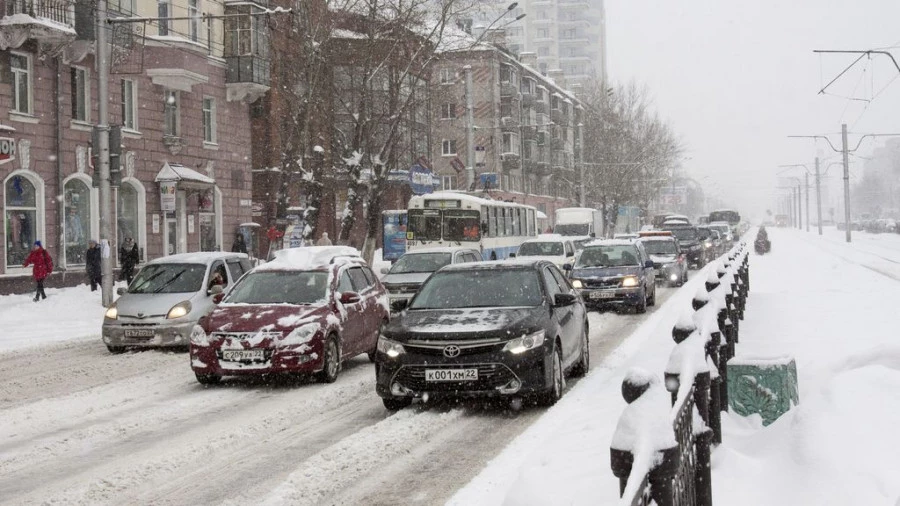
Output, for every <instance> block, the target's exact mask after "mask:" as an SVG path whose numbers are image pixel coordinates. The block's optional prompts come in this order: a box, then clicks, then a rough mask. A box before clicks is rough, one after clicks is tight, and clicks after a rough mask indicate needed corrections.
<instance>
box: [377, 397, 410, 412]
mask: <svg viewBox="0 0 900 506" xmlns="http://www.w3.org/2000/svg"><path fill="white" fill-rule="evenodd" d="M412 401H413V400H412V397H392V398H390V399H381V402H382V403H384V407H385V408H386V409H387V410H388V411H399V410H401V409H403V408H406V407H409V405H410V404H412Z"/></svg>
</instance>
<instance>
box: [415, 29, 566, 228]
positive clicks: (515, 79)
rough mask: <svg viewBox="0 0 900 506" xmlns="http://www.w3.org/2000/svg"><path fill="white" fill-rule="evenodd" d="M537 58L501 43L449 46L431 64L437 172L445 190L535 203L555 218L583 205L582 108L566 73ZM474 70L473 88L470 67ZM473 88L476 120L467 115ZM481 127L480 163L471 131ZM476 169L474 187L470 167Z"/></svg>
mask: <svg viewBox="0 0 900 506" xmlns="http://www.w3.org/2000/svg"><path fill="white" fill-rule="evenodd" d="M534 64H535V59H534V58H532V57H530V55H524V58H522V59H519V58H517V57H515V56H513V55H512V54H511V53H509V52H508V51H505V50H504V49H502V48H500V47H498V46H496V45H494V44H480V45H478V46H476V47H475V48H471V49H466V50H463V51H452V52H446V53H443V54H442V55H441V58H440V60H439V61H438V62H436V63H435V65H434V68H433V69H432V87H431V89H432V107H433V110H432V117H433V121H432V132H433V135H432V137H433V139H434V140H433V142H434V147H433V151H434V152H435V162H434V170H435V172H436V174H437V176H438V177H439V178H440V181H441V188H442V189H443V190H466V191H476V192H486V193H488V194H489V195H490V197H491V198H495V199H501V200H511V201H515V202H519V203H524V204H528V205H533V206H535V207H537V208H538V210H540V211H542V212H543V213H544V214H546V216H547V217H548V219H551V220H552V217H553V214H554V211H555V210H556V209H558V208H560V207H571V206H573V205H577V202H578V192H579V191H580V179H579V173H578V171H577V170H576V168H577V167H578V163H580V156H581V155H580V153H581V146H580V144H579V140H578V134H579V132H578V128H579V125H580V124H581V115H582V113H583V109H582V107H581V105H580V103H579V101H578V99H577V98H576V97H575V96H574V95H573V94H572V93H571V92H569V91H567V90H566V89H565V77H564V76H563V75H562V73H561V72H554V73H551V74H552V75H554V77H555V79H553V78H550V77H547V76H544V75H542V74H541V73H540V72H539V71H537V70H536V69H535V68H534V67H533V65H534ZM468 69H471V73H472V89H471V90H467V85H466V76H465V74H466V72H467V70H468ZM468 93H472V96H473V99H474V100H473V101H474V108H473V117H474V124H471V123H470V122H469V121H468V119H467V111H466V107H467V105H466V97H467V94H468ZM470 127H471V128H474V139H475V147H474V153H475V156H474V158H475V159H474V161H470V160H468V153H469V151H468V145H467V141H466V139H467V134H468V129H469V128H470ZM472 166H474V167H475V175H474V185H473V184H472V182H471V181H470V177H471V176H470V175H469V174H467V171H466V170H465V167H472Z"/></svg>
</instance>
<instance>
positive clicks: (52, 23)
mask: <svg viewBox="0 0 900 506" xmlns="http://www.w3.org/2000/svg"><path fill="white" fill-rule="evenodd" d="M76 36H77V33H76V31H75V2H74V1H71V0H6V12H5V13H4V16H3V18H2V19H0V49H3V50H6V49H9V48H17V47H19V46H21V45H22V44H24V43H25V41H27V40H28V39H34V40H36V41H37V42H39V43H42V44H57V45H58V44H67V43H70V42H72V41H74V40H75V38H76Z"/></svg>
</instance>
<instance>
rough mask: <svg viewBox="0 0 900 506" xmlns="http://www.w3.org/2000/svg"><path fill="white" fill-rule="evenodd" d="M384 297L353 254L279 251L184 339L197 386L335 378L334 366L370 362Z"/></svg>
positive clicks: (385, 315)
mask: <svg viewBox="0 0 900 506" xmlns="http://www.w3.org/2000/svg"><path fill="white" fill-rule="evenodd" d="M389 318H390V310H389V306H388V299H387V292H386V291H385V289H384V287H383V286H382V285H381V283H380V282H379V281H378V279H377V278H376V277H375V275H374V274H373V273H372V270H371V269H369V267H368V265H366V263H365V261H363V259H362V258H361V257H360V256H359V252H358V251H357V250H356V249H354V248H348V247H343V246H321V247H318V246H317V247H307V248H292V249H287V250H282V251H278V252H277V253H276V254H275V258H274V260H272V261H271V262H269V263H266V264H263V265H261V266H259V267H257V268H255V269H253V270H252V271H250V272H248V273H247V274H246V275H244V276H243V277H242V278H241V279H240V281H238V282H237V284H235V285H234V287H233V288H232V289H231V290H230V291H229V292H228V293H227V294H226V295H225V296H224V298H223V300H222V301H221V303H220V304H219V305H218V306H217V307H216V309H214V310H213V311H212V313H210V314H209V315H208V316H207V317H205V318H203V319H202V320H201V321H200V324H199V325H197V326H195V327H194V330H193V331H192V332H191V367H192V368H193V370H194V374H196V376H197V381H199V382H200V383H203V384H210V383H216V382H218V381H219V380H221V379H222V376H241V375H254V374H270V373H280V372H292V373H316V374H317V376H318V378H319V380H321V381H324V382H326V383H331V382H333V381H334V380H336V379H337V376H338V373H339V372H340V369H341V362H342V361H343V360H347V359H349V358H351V357H354V356H356V355H359V354H361V353H367V354H369V357H370V358H372V357H374V355H375V346H376V344H377V342H378V335H379V331H380V329H381V328H382V326H383V325H385V324H386V323H387V322H388V319H389Z"/></svg>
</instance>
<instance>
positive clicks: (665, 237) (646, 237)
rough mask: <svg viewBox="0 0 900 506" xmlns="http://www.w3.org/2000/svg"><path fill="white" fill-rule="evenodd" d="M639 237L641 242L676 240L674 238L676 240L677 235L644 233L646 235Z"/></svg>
mask: <svg viewBox="0 0 900 506" xmlns="http://www.w3.org/2000/svg"><path fill="white" fill-rule="evenodd" d="M638 239H640V240H641V242H647V241H674V240H675V236H674V235H644V236H641V237H638Z"/></svg>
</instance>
